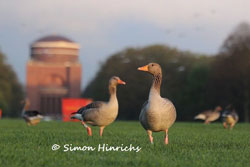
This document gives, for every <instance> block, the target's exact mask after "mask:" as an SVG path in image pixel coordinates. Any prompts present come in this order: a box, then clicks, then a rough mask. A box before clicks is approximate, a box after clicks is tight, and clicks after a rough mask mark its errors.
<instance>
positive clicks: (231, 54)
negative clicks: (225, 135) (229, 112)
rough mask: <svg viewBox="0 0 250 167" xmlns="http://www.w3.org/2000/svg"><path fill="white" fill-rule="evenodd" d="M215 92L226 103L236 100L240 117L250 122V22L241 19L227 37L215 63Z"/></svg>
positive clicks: (234, 103) (235, 103)
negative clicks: (241, 21)
mask: <svg viewBox="0 0 250 167" xmlns="http://www.w3.org/2000/svg"><path fill="white" fill-rule="evenodd" d="M213 69H214V72H213V74H214V76H213V77H214V78H213V80H214V86H215V87H216V89H217V90H218V91H217V92H215V93H216V94H215V96H216V97H217V98H218V100H220V101H221V102H222V103H223V104H225V105H226V104H229V103H231V104H233V105H234V106H235V107H236V108H237V110H238V112H239V114H240V118H244V121H246V122H249V116H250V114H249V107H250V106H249V103H250V25H249V24H247V23H241V24H240V25H238V26H237V27H236V29H235V30H234V31H233V32H232V33H231V34H230V35H229V36H228V38H227V39H226V40H225V41H224V43H223V45H222V47H221V51H220V53H219V54H218V56H217V58H216V61H215V63H214V67H213Z"/></svg>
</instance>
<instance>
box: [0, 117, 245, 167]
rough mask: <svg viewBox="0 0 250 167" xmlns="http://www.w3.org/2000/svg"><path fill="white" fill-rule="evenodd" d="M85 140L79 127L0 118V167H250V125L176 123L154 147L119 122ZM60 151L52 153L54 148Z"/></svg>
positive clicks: (137, 129) (135, 127) (133, 126)
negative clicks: (100, 146) (102, 148)
mask: <svg viewBox="0 0 250 167" xmlns="http://www.w3.org/2000/svg"><path fill="white" fill-rule="evenodd" d="M92 130H93V136H92V137H88V136H87V133H86V131H85V129H84V128H83V127H82V126H81V125H80V123H72V122H70V123H62V122H56V121H53V122H41V123H40V124H38V125H37V126H35V127H28V126H27V125H26V124H25V123H24V121H23V120H4V119H3V120H0V166H1V167H7V166H11V167H29V166H32V167H40V166H44V167H64V166H65V167H74V166H86V167H87V166H95V167H96V166H102V167H103V166H115V167H118V166H142V167H147V166H171V167H174V166H184V167H189V166H190V167H191V166H192V167H193V166H209V167H211V166H220V167H222V166H226V167H229V166H232V167H237V166H238V167H245V166H250V124H237V125H236V127H235V129H233V130H231V131H230V130H225V129H223V128H222V124H219V123H214V124H211V125H208V126H206V125H203V124H201V123H179V122H177V123H175V124H174V126H173V127H172V128H170V130H169V145H167V146H166V145H164V133H163V132H161V133H154V134H153V136H154V142H155V143H154V145H151V144H150V143H149V141H148V137H147V134H146V132H145V131H144V129H143V128H142V127H141V125H140V124H139V122H125V121H124V122H123V121H117V122H115V123H113V124H111V125H110V126H108V127H107V128H106V129H105V130H104V136H103V137H102V138H101V137H99V135H98V128H96V127H94V128H92ZM53 144H58V145H60V146H61V148H60V149H59V150H57V151H52V149H51V148H52V145H53ZM65 144H72V147H74V146H81V147H83V146H92V147H98V144H108V145H110V146H121V145H122V144H123V146H124V147H125V146H129V145H130V144H132V145H133V146H135V147H137V146H139V147H141V151H139V152H134V151H131V152H129V151H128V152H121V151H109V152H106V151H105V152H102V151H100V152H98V151H97V149H96V150H95V151H67V152H64V147H63V146H64V145H65Z"/></svg>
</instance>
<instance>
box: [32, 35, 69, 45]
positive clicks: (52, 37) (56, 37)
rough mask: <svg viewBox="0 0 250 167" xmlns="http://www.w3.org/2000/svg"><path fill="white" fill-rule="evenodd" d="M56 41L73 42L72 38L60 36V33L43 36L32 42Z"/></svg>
mask: <svg viewBox="0 0 250 167" xmlns="http://www.w3.org/2000/svg"><path fill="white" fill-rule="evenodd" d="M58 41H64V42H73V41H72V40H70V39H68V38H66V37H63V36H60V35H48V36H45V37H42V38H40V39H38V40H36V41H35V42H34V43H36V42H58Z"/></svg>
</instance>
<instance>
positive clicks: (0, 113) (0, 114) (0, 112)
mask: <svg viewBox="0 0 250 167" xmlns="http://www.w3.org/2000/svg"><path fill="white" fill-rule="evenodd" d="M1 118H2V109H1V108H0V119H1Z"/></svg>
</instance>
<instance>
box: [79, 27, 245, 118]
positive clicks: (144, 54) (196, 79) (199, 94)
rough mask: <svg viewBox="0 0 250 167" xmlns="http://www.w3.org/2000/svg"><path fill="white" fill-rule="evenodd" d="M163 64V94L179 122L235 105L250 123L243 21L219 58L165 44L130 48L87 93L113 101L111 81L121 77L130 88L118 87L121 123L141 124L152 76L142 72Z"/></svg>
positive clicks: (103, 68) (104, 67) (110, 61)
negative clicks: (109, 88)
mask: <svg viewBox="0 0 250 167" xmlns="http://www.w3.org/2000/svg"><path fill="white" fill-rule="evenodd" d="M150 62H157V63H159V64H160V65H161V67H162V71H163V81H162V87H161V95H162V96H163V97H167V98H169V99H170V100H171V101H172V102H173V103H174V104H175V106H176V110H177V119H178V120H179V121H191V120H193V117H194V116H195V115H196V114H197V113H199V112H201V111H203V110H206V109H213V108H214V107H215V106H217V105H221V106H222V107H224V108H225V107H226V106H227V105H229V104H231V105H233V106H234V107H235V108H236V110H237V111H238V113H239V115H240V120H241V121H246V122H248V121H249V117H250V114H249V103H250V76H249V75H250V26H249V25H248V24H247V23H242V24H240V25H238V26H237V27H236V29H235V30H234V31H233V32H232V33H231V34H229V36H228V37H227V38H226V39H225V41H224V42H223V44H222V46H221V48H220V50H219V52H218V54H216V55H205V54H197V53H193V52H188V51H180V50H178V49H176V48H172V47H169V46H165V45H152V46H147V47H143V48H127V49H125V50H123V51H121V52H118V53H115V54H113V55H112V56H110V57H109V58H108V59H107V60H106V61H105V62H104V63H103V64H101V65H100V66H101V67H100V70H99V72H98V73H97V75H96V77H95V78H94V79H93V80H92V81H91V82H90V83H89V85H88V86H87V87H86V89H85V90H84V91H83V93H82V96H83V97H91V98H93V99H95V100H107V99H108V89H107V88H108V80H109V78H110V77H112V76H113V75H117V76H119V77H120V78H121V79H123V80H124V81H126V82H127V85H126V86H124V87H121V88H118V99H119V107H120V109H119V116H118V118H119V119H122V120H137V119H138V117H139V113H140V109H141V107H142V104H143V103H144V102H145V101H146V100H147V98H148V93H149V89H150V85H151V76H149V75H146V74H144V73H141V72H139V71H137V68H138V67H140V66H142V65H146V64H148V63H150Z"/></svg>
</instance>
